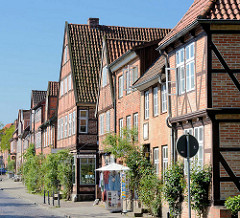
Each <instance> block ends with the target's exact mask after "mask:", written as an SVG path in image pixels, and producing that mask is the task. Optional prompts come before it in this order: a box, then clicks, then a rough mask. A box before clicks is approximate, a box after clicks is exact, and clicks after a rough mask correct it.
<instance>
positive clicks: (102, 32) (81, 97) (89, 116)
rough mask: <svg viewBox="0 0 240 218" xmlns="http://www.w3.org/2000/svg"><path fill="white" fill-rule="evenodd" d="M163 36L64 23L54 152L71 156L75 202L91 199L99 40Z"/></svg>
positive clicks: (95, 163) (92, 21)
mask: <svg viewBox="0 0 240 218" xmlns="http://www.w3.org/2000/svg"><path fill="white" fill-rule="evenodd" d="M143 33H144V34H143ZM165 33H166V32H165V31H162V30H161V29H153V28H130V27H115V26H103V25H99V19H98V18H89V20H88V24H87V25H77V24H68V23H66V27H65V34H64V42H63V52H62V63H61V70H60V81H59V82H60V94H59V98H58V140H57V148H69V149H70V150H71V152H72V153H74V154H75V155H74V156H75V162H74V163H75V166H76V167H75V168H74V169H76V170H75V184H74V186H73V197H74V198H75V199H78V200H82V199H86V198H88V199H89V198H95V196H94V195H95V184H96V177H95V168H96V167H98V129H97V119H96V118H95V109H96V102H97V93H98V85H99V73H100V72H99V69H102V68H101V66H102V62H101V59H102V48H103V38H104V37H105V38H107V39H119V37H120V36H121V39H123V40H129V41H131V40H133V41H134V40H136V41H151V40H156V39H161V38H162V37H163V35H165ZM116 55H117V57H118V56H119V55H118V53H116ZM117 57H116V58H117Z"/></svg>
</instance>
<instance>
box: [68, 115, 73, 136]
mask: <svg viewBox="0 0 240 218" xmlns="http://www.w3.org/2000/svg"><path fill="white" fill-rule="evenodd" d="M68 120H69V121H68V136H71V134H72V114H69V115H68Z"/></svg>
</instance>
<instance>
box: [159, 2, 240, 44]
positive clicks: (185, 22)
mask: <svg viewBox="0 0 240 218" xmlns="http://www.w3.org/2000/svg"><path fill="white" fill-rule="evenodd" d="M198 19H207V20H239V19H240V4H239V1H238V0H195V1H194V2H193V4H192V5H191V6H190V8H189V9H188V11H187V12H186V14H185V15H184V16H183V17H182V19H181V20H180V21H179V22H178V23H177V25H176V26H175V27H174V28H173V29H172V30H171V31H170V33H169V34H168V35H167V36H166V37H165V38H164V39H163V40H162V41H161V42H160V43H159V46H160V47H163V46H164V45H166V44H168V42H169V40H170V39H171V38H173V37H174V36H176V35H177V34H178V33H180V32H181V31H184V30H185V29H187V28H188V27H189V26H191V25H193V24H194V22H196V21H197V20H198Z"/></svg>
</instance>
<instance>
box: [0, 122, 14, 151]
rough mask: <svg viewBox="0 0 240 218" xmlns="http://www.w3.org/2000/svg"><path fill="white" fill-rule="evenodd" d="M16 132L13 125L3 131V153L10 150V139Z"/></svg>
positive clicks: (0, 142) (1, 142)
mask: <svg viewBox="0 0 240 218" xmlns="http://www.w3.org/2000/svg"><path fill="white" fill-rule="evenodd" d="M14 131H15V126H14V125H12V126H10V127H9V128H8V129H2V130H1V133H2V136H1V140H0V148H1V150H2V151H6V150H8V151H9V150H10V139H11V138H12V134H13V132H14Z"/></svg>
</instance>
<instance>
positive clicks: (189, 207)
mask: <svg viewBox="0 0 240 218" xmlns="http://www.w3.org/2000/svg"><path fill="white" fill-rule="evenodd" d="M189 150H190V149H189V133H188V134H187V163H188V217H189V218H191V197H190V157H189V156H190V151H189Z"/></svg>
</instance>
